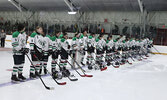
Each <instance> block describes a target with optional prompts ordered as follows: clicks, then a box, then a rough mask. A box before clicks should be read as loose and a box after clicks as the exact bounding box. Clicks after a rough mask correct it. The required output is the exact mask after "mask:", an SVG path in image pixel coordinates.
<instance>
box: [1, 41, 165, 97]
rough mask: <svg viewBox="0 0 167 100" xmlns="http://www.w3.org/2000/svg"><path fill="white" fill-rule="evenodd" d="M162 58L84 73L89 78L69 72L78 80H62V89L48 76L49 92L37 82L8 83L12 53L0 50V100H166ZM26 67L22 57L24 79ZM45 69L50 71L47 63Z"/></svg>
mask: <svg viewBox="0 0 167 100" xmlns="http://www.w3.org/2000/svg"><path fill="white" fill-rule="evenodd" d="M7 44H10V43H7ZM7 47H11V46H10V45H7ZM166 59H167V56H163V55H150V57H149V58H148V59H146V60H143V61H136V62H133V64H132V65H129V64H125V65H123V66H121V67H120V68H117V69H116V68H113V67H112V66H110V67H108V69H107V70H106V71H103V72H101V71H89V72H87V73H88V74H93V75H94V77H93V78H82V77H80V76H78V75H77V73H75V72H74V71H72V72H73V73H74V75H76V77H77V78H78V79H79V80H78V81H77V82H71V81H69V80H68V79H66V78H64V79H62V80H61V81H66V82H67V85H65V86H59V85H57V84H56V83H55V82H54V81H53V80H52V79H51V77H50V76H46V77H44V78H43V80H44V81H45V82H46V84H47V85H48V86H53V87H55V90H51V91H50V90H46V89H45V88H44V87H43V85H42V83H41V81H40V80H39V79H37V80H31V81H28V82H22V83H20V84H14V85H13V84H10V77H11V71H7V69H9V70H10V69H12V66H13V58H12V52H11V51H0V68H1V69H0V100H167V95H166V93H167V86H166V85H167V64H166ZM49 62H50V60H49ZM29 65H30V63H29V61H28V59H27V58H26V63H25V66H24V75H25V76H26V77H28V75H29ZM68 67H69V65H68ZM48 69H49V71H50V63H48ZM86 70H87V69H86Z"/></svg>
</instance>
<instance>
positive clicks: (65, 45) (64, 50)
mask: <svg viewBox="0 0 167 100" xmlns="http://www.w3.org/2000/svg"><path fill="white" fill-rule="evenodd" d="M67 39H68V35H67V33H63V37H62V38H61V41H60V46H61V50H60V56H61V59H60V71H61V72H62V75H63V77H69V76H70V75H71V73H70V71H69V70H68V69H67V68H66V66H67V63H68V61H67V60H68V58H69V57H68V56H69V54H70V47H71V46H70V44H69V42H68V41H67Z"/></svg>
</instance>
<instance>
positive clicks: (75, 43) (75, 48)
mask: <svg viewBox="0 0 167 100" xmlns="http://www.w3.org/2000/svg"><path fill="white" fill-rule="evenodd" d="M79 38H80V34H79V33H76V34H75V36H74V37H73V39H72V42H71V46H72V52H71V53H72V58H73V59H72V64H73V67H75V62H74V60H77V61H79V63H80V60H79V58H82V57H80V56H79V54H80V53H81V51H80V49H81V47H80V41H79V40H80V39H79ZM72 69H73V68H72Z"/></svg>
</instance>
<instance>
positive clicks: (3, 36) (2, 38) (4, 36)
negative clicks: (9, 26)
mask: <svg viewBox="0 0 167 100" xmlns="http://www.w3.org/2000/svg"><path fill="white" fill-rule="evenodd" d="M0 37H1V47H5V38H6V33H5V31H4V29H2V30H1V34H0Z"/></svg>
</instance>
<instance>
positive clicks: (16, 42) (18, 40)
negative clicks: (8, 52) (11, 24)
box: [11, 31, 27, 55]
mask: <svg viewBox="0 0 167 100" xmlns="http://www.w3.org/2000/svg"><path fill="white" fill-rule="evenodd" d="M26 36H27V35H26V33H25V32H24V33H20V32H18V31H16V32H14V33H13V34H12V39H11V41H12V46H13V54H14V55H15V54H16V55H21V54H22V53H21V51H20V50H21V49H22V48H26Z"/></svg>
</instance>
